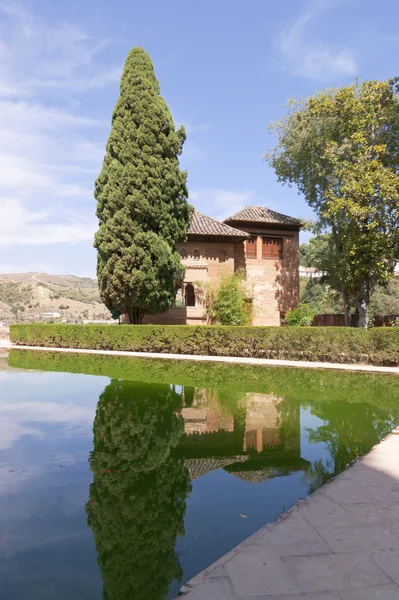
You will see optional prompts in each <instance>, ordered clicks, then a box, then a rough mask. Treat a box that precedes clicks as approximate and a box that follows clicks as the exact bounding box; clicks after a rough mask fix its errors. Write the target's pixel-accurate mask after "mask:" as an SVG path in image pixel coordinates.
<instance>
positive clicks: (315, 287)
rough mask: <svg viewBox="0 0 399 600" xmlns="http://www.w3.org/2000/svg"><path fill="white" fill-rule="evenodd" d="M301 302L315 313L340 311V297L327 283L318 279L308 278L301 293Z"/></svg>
mask: <svg viewBox="0 0 399 600" xmlns="http://www.w3.org/2000/svg"><path fill="white" fill-rule="evenodd" d="M301 302H302V303H303V304H308V305H309V306H310V307H311V308H312V309H313V310H314V311H315V312H316V313H338V314H339V313H342V311H343V307H342V299H341V297H340V295H339V294H338V293H337V292H336V291H335V290H333V289H332V288H331V287H330V286H329V285H328V284H327V283H323V282H322V281H321V280H320V279H308V280H307V282H306V286H305V287H304V289H303V290H302V293H301Z"/></svg>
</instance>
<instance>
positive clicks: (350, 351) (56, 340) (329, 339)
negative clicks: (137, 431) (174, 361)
mask: <svg viewBox="0 0 399 600" xmlns="http://www.w3.org/2000/svg"><path fill="white" fill-rule="evenodd" d="M10 337H11V341H12V342H13V343H14V344H18V345H27V346H46V347H50V348H91V349H94V350H127V351H136V352H162V353H171V354H196V355H213V356H239V357H258V358H280V359H287V360H309V361H325V362H341V363H370V364H375V365H398V364H399V328H374V329H370V330H368V331H365V330H360V329H352V328H345V327H215V326H213V327H206V326H199V327H198V326H197V327H195V326H190V325H188V326H186V325H165V326H163V325H139V326H133V325H119V326H118V325H65V324H47V323H46V324H42V323H35V324H29V325H19V324H14V325H11V327H10Z"/></svg>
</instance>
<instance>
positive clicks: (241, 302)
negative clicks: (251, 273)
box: [205, 273, 251, 326]
mask: <svg viewBox="0 0 399 600" xmlns="http://www.w3.org/2000/svg"><path fill="white" fill-rule="evenodd" d="M205 304H206V315H207V317H208V320H209V322H210V323H211V324H215V323H218V324H220V325H234V326H239V325H248V324H249V322H250V306H251V304H250V298H249V297H248V291H247V289H246V287H245V279H244V277H243V275H242V274H240V273H237V274H234V275H230V276H227V277H224V278H222V280H221V281H220V283H219V284H218V285H217V287H210V288H207V289H206V290H205Z"/></svg>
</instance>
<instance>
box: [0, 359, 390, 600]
mask: <svg viewBox="0 0 399 600" xmlns="http://www.w3.org/2000/svg"><path fill="white" fill-rule="evenodd" d="M398 421H399V379H398V378H396V377H395V376H388V375H387V376H382V375H368V374H361V375H358V374H353V373H339V372H333V371H301V370H299V369H291V370H289V369H278V368H264V367H244V366H239V365H234V366H229V365H220V364H194V363H187V362H184V363H180V362H169V361H149V360H147V359H145V360H144V359H141V360H137V359H129V358H126V359H124V358H119V357H112V358H108V357H107V358H104V357H101V356H98V355H97V356H95V355H93V356H87V357H85V356H79V355H61V354H57V353H49V354H47V353H43V352H28V351H22V350H21V351H19V350H18V351H12V352H11V353H10V356H9V358H8V361H6V360H3V361H0V581H1V592H0V597H1V599H2V600H39V599H40V600H47V599H49V600H50V599H51V600H53V599H54V598H57V600H64V599H65V600H70V599H71V598H74V600H90V599H93V600H94V599H96V600H101V599H103V600H132V599H134V600H144V599H146V600H147V599H151V600H165V599H166V598H168V599H170V598H173V597H174V596H175V595H176V594H177V593H178V590H179V587H180V585H181V584H182V583H183V582H184V581H187V580H188V579H190V578H191V577H192V576H194V575H195V574H196V573H197V572H199V571H200V570H202V569H204V568H205V567H207V566H208V565H209V564H211V563H212V562H214V561H215V560H216V559H217V558H219V557H220V556H222V555H223V554H225V553H226V552H228V551H229V550H230V549H231V548H232V547H234V546H235V545H236V544H238V543H239V542H240V541H242V540H243V539H245V538H246V537H247V536H249V535H250V534H252V533H253V532H255V531H256V530H257V529H259V528H260V527H262V526H263V525H265V524H266V523H268V522H271V521H273V520H274V519H275V518H276V517H277V516H278V515H279V514H280V513H281V512H284V511H286V510H288V509H289V508H290V507H291V506H292V505H293V504H294V503H295V502H297V501H298V499H300V498H305V497H306V496H308V495H309V494H310V493H312V492H313V491H314V490H316V489H317V488H318V487H320V486H321V485H322V484H323V483H324V482H325V481H327V480H328V479H329V478H330V477H331V476H333V475H336V474H338V473H340V472H341V471H342V470H343V469H345V467H346V466H347V465H348V464H349V463H350V462H351V461H352V460H354V459H355V458H356V457H358V456H360V455H362V454H364V453H365V452H367V451H368V450H369V449H370V448H371V447H372V446H373V445H374V444H375V443H377V442H378V441H379V440H380V439H381V438H382V437H383V436H384V435H385V434H386V433H387V432H389V431H390V430H392V428H393V427H394V426H395V425H396V424H398Z"/></svg>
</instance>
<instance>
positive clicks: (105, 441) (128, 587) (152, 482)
mask: <svg viewBox="0 0 399 600" xmlns="http://www.w3.org/2000/svg"><path fill="white" fill-rule="evenodd" d="M179 400H180V399H179V398H178V397H177V395H176V394H174V392H173V391H171V389H170V386H168V385H156V384H155V385H154V384H151V385H148V384H142V383H141V384H140V383H136V382H131V381H120V380H112V381H111V383H110V385H108V386H107V387H106V388H105V390H104V392H103V394H102V395H101V397H100V400H99V403H98V405H97V411H96V417H95V421H94V450H93V452H92V454H91V457H90V468H91V470H92V471H93V476H94V478H93V483H92V484H91V486H90V499H89V502H88V503H87V506H86V510H87V514H88V523H89V526H90V527H91V528H92V530H93V534H94V538H95V542H96V549H97V555H98V564H99V566H100V569H101V573H102V577H103V599H104V600H131V599H132V598H135V599H137V600H147V598H153V599H154V600H158V599H159V600H161V599H163V598H165V597H166V595H167V592H168V589H169V586H170V583H171V581H172V579H173V578H176V579H178V580H179V579H180V578H181V575H182V573H181V568H180V565H179V559H178V556H177V554H176V552H175V550H174V547H175V542H176V537H177V536H178V535H183V533H184V525H183V517H184V513H185V507H186V504H185V498H186V497H187V494H188V493H189V491H190V479H189V475H188V471H187V469H186V468H185V466H184V462H183V461H182V460H181V459H179V458H178V457H177V456H176V454H175V449H176V447H177V445H178V442H179V440H180V438H181V436H182V434H183V433H184V425H183V421H182V419H181V417H178V416H176V414H175V411H176V409H178V408H179V406H178V402H179Z"/></svg>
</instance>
